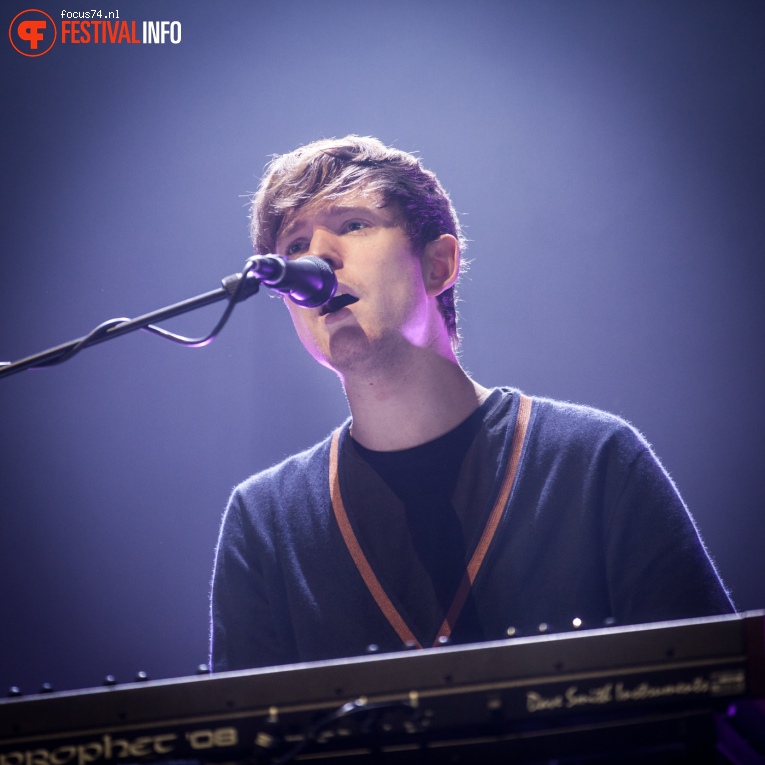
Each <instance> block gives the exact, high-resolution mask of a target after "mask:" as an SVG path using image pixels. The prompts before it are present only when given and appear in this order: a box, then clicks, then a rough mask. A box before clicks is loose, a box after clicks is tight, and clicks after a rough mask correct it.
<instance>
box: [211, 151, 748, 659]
mask: <svg viewBox="0 0 765 765" xmlns="http://www.w3.org/2000/svg"><path fill="white" fill-rule="evenodd" d="M252 234H253V240H254V243H255V250H256V252H257V253H259V254H266V253H277V254H279V255H282V256H284V257H285V258H288V259H295V258H300V257H302V256H305V255H313V256H316V257H319V258H321V259H323V260H324V261H326V262H327V263H328V264H329V265H330V266H331V268H332V269H333V270H334V272H335V274H336V276H337V280H338V289H337V293H336V295H335V297H333V298H332V300H330V302H329V303H327V304H326V305H325V306H323V307H321V308H310V309H308V308H301V307H299V306H296V305H294V304H292V303H290V302H289V301H288V302H287V306H288V308H289V310H290V314H291V316H292V320H293V322H294V325H295V328H296V330H297V333H298V336H299V338H300V340H301V342H302V343H303V345H304V346H305V348H306V350H307V351H308V352H309V353H310V354H311V355H312V356H313V357H314V358H315V359H316V360H317V361H318V362H319V363H321V364H324V365H325V366H327V367H329V368H330V369H332V370H334V371H335V372H336V373H337V375H338V377H339V378H340V381H341V383H342V385H343V388H344V390H345V394H346V396H347V399H348V404H349V406H350V410H351V418H350V419H349V420H348V421H346V422H345V423H343V424H342V425H340V427H338V429H337V430H336V431H335V432H334V433H333V434H331V435H330V436H329V437H328V438H327V439H326V440H324V441H322V442H321V443H319V444H317V445H315V446H314V447H312V448H311V449H308V450H307V451H305V452H302V453H300V454H297V455H294V456H292V457H290V458H289V459H287V460H285V461H284V462H282V463H280V464H279V465H276V466H274V467H272V468H270V469H268V470H266V471H263V472H262V473H259V474H257V475H255V476H253V477H251V478H250V479H248V480H247V481H245V482H244V483H242V484H241V485H240V486H239V487H237V489H236V490H235V491H234V493H233V495H232V497H231V500H230V502H229V505H228V509H227V510H226V513H225V516H224V519H223V525H222V527H221V533H220V539H219V542H218V548H217V554H216V561H215V571H214V576H213V590H212V636H211V666H212V668H213V670H215V671H222V670H229V669H244V668H249V667H262V666H272V665H279V664H286V663H293V662H298V661H313V660H319V659H330V658H339V657H346V656H356V655H360V654H363V653H365V652H366V651H367V650H368V647H369V646H371V645H376V646H378V647H379V650H381V651H397V650H401V649H403V648H405V647H409V648H417V647H430V646H433V645H440V644H443V643H445V642H452V643H468V642H476V641H482V640H493V639H499V638H503V637H506V636H507V635H508V634H523V635H532V634H539V631H540V630H542V631H550V632H554V631H563V630H567V629H571V628H572V626H574V625H577V626H578V625H580V624H581V625H582V626H583V627H585V628H587V627H600V626H602V625H603V624H604V623H618V624H635V623H643V622H652V621H659V620H664V619H676V618H683V617H690V616H707V615H712V614H720V613H729V612H731V611H732V610H733V606H732V605H731V602H730V600H729V598H728V596H727V594H726V592H725V590H724V589H723V586H722V584H721V582H720V579H719V578H718V576H717V573H716V572H715V569H714V567H713V565H712V563H711V562H710V560H709V558H708V557H707V554H706V552H705V550H704V547H703V544H702V542H701V540H700V539H699V536H698V533H697V531H696V528H695V526H694V523H693V520H692V519H691V517H690V515H689V514H688V511H687V510H686V508H685V506H684V504H683V501H682V499H681V498H680V496H679V494H678V493H677V490H676V489H675V486H674V485H673V483H672V481H671V480H670V478H669V476H668V475H667V473H666V472H665V471H664V469H663V468H662V466H661V465H660V464H659V462H658V460H657V459H656V457H655V456H654V454H653V453H652V451H651V449H650V447H649V445H648V444H647V443H646V441H645V440H644V439H643V438H642V436H641V435H640V434H639V433H637V432H636V431H635V430H634V429H633V428H632V427H631V426H630V425H628V424H627V423H626V422H624V421H623V420H621V419H619V418H617V417H614V416H613V415H610V414H606V413H604V412H600V411H597V410H594V409H590V408H587V407H582V406H574V405H571V404H565V403H561V402H557V401H552V400H549V399H542V398H531V397H529V396H527V395H525V394H523V393H521V391H519V390H516V389H513V388H495V389H487V388H484V387H483V386H481V385H479V384H478V383H476V382H474V381H473V380H471V379H470V377H469V376H468V375H467V374H466V373H465V371H464V370H463V369H462V368H461V367H460V364H459V361H458V360H457V357H456V355H455V349H456V348H457V345H458V334H457V319H456V312H455V298H454V288H455V284H456V282H457V279H458V277H459V273H460V252H461V249H463V245H464V241H463V238H462V234H461V229H460V224H459V221H458V218H457V215H456V213H455V211H454V208H453V206H452V204H451V201H450V199H449V197H448V195H447V194H446V192H445V191H444V189H443V188H442V187H441V185H440V183H439V182H438V180H437V178H436V177H435V175H434V174H433V173H431V172H429V171H428V170H425V169H424V168H423V167H422V165H421V163H420V161H419V160H418V159H417V158H416V157H414V156H412V155H411V154H408V153H406V152H402V151H399V150H397V149H392V148H388V147H386V146H384V145H383V144H382V143H380V142H379V141H378V140H376V139H373V138H360V137H358V136H348V137H347V138H343V139H339V140H326V141H317V142H315V143H312V144H309V145H307V146H304V147H301V148H299V149H297V150H295V151H293V152H291V153H290V154H286V155H284V156H280V157H277V158H275V159H274V160H273V162H272V163H271V165H270V166H269V168H268V170H267V171H266V174H265V176H264V178H263V181H262V183H261V186H260V189H259V191H258V193H257V194H256V196H255V198H254V202H253V208H252ZM497 352H500V353H501V352H502V349H499V348H498V349H497Z"/></svg>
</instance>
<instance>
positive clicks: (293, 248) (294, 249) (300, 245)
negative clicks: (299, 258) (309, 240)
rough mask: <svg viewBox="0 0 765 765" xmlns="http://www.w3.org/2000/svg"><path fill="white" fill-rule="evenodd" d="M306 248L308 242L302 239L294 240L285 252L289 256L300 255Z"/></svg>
mask: <svg viewBox="0 0 765 765" xmlns="http://www.w3.org/2000/svg"><path fill="white" fill-rule="evenodd" d="M305 248H306V243H305V242H304V241H303V240H302V239H298V240H297V241H295V242H292V244H290V245H288V246H287V249H286V250H285V252H284V254H285V255H286V256H287V257H288V258H289V257H293V256H295V255H299V254H300V253H301V252H304V251H305Z"/></svg>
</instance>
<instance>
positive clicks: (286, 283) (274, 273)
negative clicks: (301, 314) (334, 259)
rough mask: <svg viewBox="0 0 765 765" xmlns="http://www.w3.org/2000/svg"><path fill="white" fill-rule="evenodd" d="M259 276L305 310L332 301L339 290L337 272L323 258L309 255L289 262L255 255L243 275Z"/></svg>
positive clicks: (264, 282) (268, 256) (260, 279)
mask: <svg viewBox="0 0 765 765" xmlns="http://www.w3.org/2000/svg"><path fill="white" fill-rule="evenodd" d="M250 273H252V274H255V275H256V276H257V277H258V279H259V281H260V282H261V283H262V284H265V285H266V287H269V288H270V289H272V290H275V291H276V292H279V293H281V294H282V295H286V296H287V297H288V298H289V299H290V300H291V301H292V302H293V303H297V304H298V305H299V306H302V307H303V308H318V307H319V306H320V305H324V304H325V303H327V302H329V300H330V299H331V298H332V296H333V295H334V294H335V290H336V289H337V277H336V276H335V272H334V271H333V270H332V269H331V268H330V267H329V265H328V264H327V263H326V262H325V261H323V260H322V259H321V258H317V257H315V256H313V255H307V256H305V257H302V258H298V259H297V260H285V259H284V258H282V257H281V256H280V255H253V256H252V257H251V258H250V259H249V260H248V261H247V263H246V265H245V272H244V274H243V275H242V276H243V277H244V276H247V274H250Z"/></svg>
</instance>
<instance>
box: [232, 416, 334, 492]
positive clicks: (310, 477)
mask: <svg viewBox="0 0 765 765" xmlns="http://www.w3.org/2000/svg"><path fill="white" fill-rule="evenodd" d="M341 427H347V423H346V424H345V425H343V426H341ZM333 432H334V431H333ZM332 435H333V433H330V434H329V435H328V436H327V437H326V438H323V439H322V440H321V441H319V442H318V443H316V444H314V445H313V446H311V447H309V448H308V449H304V450H303V451H302V452H298V453H297V454H292V455H290V456H289V457H286V458H285V459H283V460H282V461H281V462H278V463H276V464H275V465H272V466H271V467H269V468H266V469H265V470H261V471H260V472H258V473H255V474H254V475H251V476H250V477H249V478H247V479H246V480H244V481H242V483H240V484H239V485H238V486H237V487H236V488H235V490H234V492H235V493H239V494H242V495H244V496H257V495H262V494H264V493H277V494H279V495H280V496H284V495H285V493H291V492H293V491H296V490H297V491H305V489H306V487H307V486H311V485H312V484H315V483H319V482H321V484H322V485H323V484H324V483H325V482H326V472H327V465H328V461H329V448H330V443H331V441H332Z"/></svg>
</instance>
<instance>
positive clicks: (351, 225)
mask: <svg viewBox="0 0 765 765" xmlns="http://www.w3.org/2000/svg"><path fill="white" fill-rule="evenodd" d="M365 228H368V226H367V224H366V223H364V222H363V221H360V220H351V221H348V223H346V224H345V226H344V229H345V230H346V231H348V232H350V231H361V230H362V229H365Z"/></svg>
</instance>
